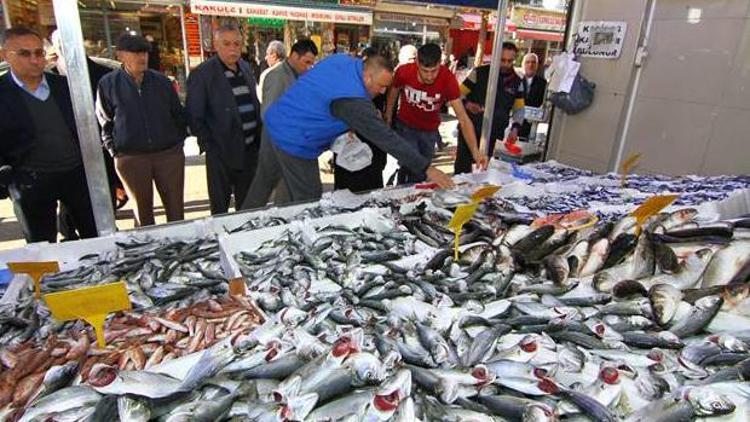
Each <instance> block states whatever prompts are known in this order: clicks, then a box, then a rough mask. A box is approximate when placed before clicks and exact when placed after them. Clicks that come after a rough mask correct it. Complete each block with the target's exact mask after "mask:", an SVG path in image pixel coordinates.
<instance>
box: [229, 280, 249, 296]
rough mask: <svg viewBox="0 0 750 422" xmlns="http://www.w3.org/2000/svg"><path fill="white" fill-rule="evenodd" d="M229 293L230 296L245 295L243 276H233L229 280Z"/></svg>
mask: <svg viewBox="0 0 750 422" xmlns="http://www.w3.org/2000/svg"><path fill="white" fill-rule="evenodd" d="M229 294H230V295H232V296H245V295H246V294H247V284H246V283H245V277H235V278H233V279H231V280H229Z"/></svg>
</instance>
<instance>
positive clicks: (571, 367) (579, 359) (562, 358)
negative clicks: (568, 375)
mask: <svg viewBox="0 0 750 422" xmlns="http://www.w3.org/2000/svg"><path fill="white" fill-rule="evenodd" d="M557 360H558V362H559V364H560V366H561V367H562V369H563V370H564V371H565V372H575V373H578V372H581V370H583V365H584V364H585V363H586V356H585V355H584V354H583V352H581V350H579V349H578V348H575V347H571V346H567V345H566V346H562V347H560V348H559V349H558V351H557Z"/></svg>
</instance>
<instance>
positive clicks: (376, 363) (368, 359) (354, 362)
mask: <svg viewBox="0 0 750 422" xmlns="http://www.w3.org/2000/svg"><path fill="white" fill-rule="evenodd" d="M345 366H346V367H347V368H349V369H350V370H351V371H352V375H353V377H352V378H353V383H354V384H355V385H357V386H359V385H371V384H379V383H380V382H382V381H383V380H384V379H385V367H384V365H383V363H382V362H381V361H380V359H378V358H377V357H376V356H375V355H373V354H372V353H367V352H361V353H355V354H353V355H351V356H350V357H349V359H347V361H346V365H345Z"/></svg>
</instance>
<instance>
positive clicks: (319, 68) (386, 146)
mask: <svg viewBox="0 0 750 422" xmlns="http://www.w3.org/2000/svg"><path fill="white" fill-rule="evenodd" d="M392 81H393V69H392V68H391V67H390V64H389V63H388V61H387V60H386V59H384V58H383V57H381V56H370V57H368V58H367V60H366V61H364V60H362V59H357V58H354V57H351V56H349V55H344V54H336V55H333V56H331V57H329V58H327V59H325V60H323V61H321V62H320V63H318V64H317V65H316V66H315V67H314V68H312V70H310V71H309V72H307V73H306V74H305V75H304V76H302V77H300V79H299V80H298V81H297V83H296V84H294V85H293V86H292V88H290V89H289V90H288V91H287V92H286V93H285V94H284V95H283V96H282V97H281V98H279V99H278V100H277V101H276V102H275V103H274V104H273V105H272V106H271V108H269V109H268V111H267V112H266V114H265V116H264V117H265V127H266V128H267V130H268V134H269V135H270V142H268V143H267V144H263V145H261V152H260V157H259V160H258V171H257V173H256V174H255V179H254V180H253V183H252V185H251V186H250V190H249V191H248V193H247V195H246V197H245V202H244V203H243V204H242V208H243V209H248V208H257V207H260V206H264V205H266V203H267V202H268V198H269V197H270V195H271V192H272V191H273V189H274V187H275V186H276V184H277V183H278V181H279V180H281V179H283V180H284V183H285V185H286V188H287V191H288V192H289V196H290V199H291V200H292V201H293V202H298V201H306V200H315V199H319V198H320V196H321V194H322V191H323V187H322V185H321V182H320V170H319V168H318V156H320V154H322V153H323V152H324V151H325V150H326V149H328V148H329V147H330V146H331V144H332V143H333V141H334V139H336V137H337V136H339V135H341V134H343V133H345V132H347V131H348V130H354V131H356V132H357V133H360V134H362V136H364V137H365V138H367V139H369V140H370V141H371V142H372V143H373V144H375V146H377V147H378V148H380V149H382V150H384V151H386V152H387V153H389V154H391V155H393V156H394V157H396V159H398V160H399V162H400V164H401V165H402V166H404V167H406V168H408V169H409V170H411V171H414V172H417V173H426V174H427V178H428V179H429V180H430V181H433V182H435V183H437V185H438V186H440V187H443V188H449V187H453V181H452V180H451V178H450V177H449V176H447V175H446V174H445V173H443V172H441V171H440V170H438V169H437V168H435V167H431V166H430V160H429V159H427V158H425V157H423V156H422V155H420V154H419V152H418V151H417V150H416V149H415V148H414V147H413V146H411V145H410V144H409V143H407V142H405V141H404V140H403V139H402V138H401V137H400V136H399V135H398V134H396V133H395V132H394V131H393V130H392V129H391V128H390V127H388V126H387V125H386V124H385V121H384V120H383V119H382V117H381V116H380V113H379V112H378V111H377V109H375V106H374V105H373V104H372V100H371V99H372V97H373V96H375V95H378V94H382V93H384V92H385V90H386V89H387V88H388V86H389V85H390V84H391V82H392Z"/></svg>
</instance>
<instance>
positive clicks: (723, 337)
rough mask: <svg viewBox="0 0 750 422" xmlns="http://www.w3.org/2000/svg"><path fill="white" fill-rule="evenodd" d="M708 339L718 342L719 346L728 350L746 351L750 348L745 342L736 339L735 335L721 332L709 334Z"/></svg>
mask: <svg viewBox="0 0 750 422" xmlns="http://www.w3.org/2000/svg"><path fill="white" fill-rule="evenodd" d="M708 340H709V341H710V342H713V343H716V344H718V345H719V347H721V348H722V349H723V350H725V351H728V352H747V351H748V350H750V348H748V345H747V343H745V342H744V341H742V340H740V339H738V338H737V337H734V336H733V335H731V334H726V333H723V334H717V335H713V336H709V337H708Z"/></svg>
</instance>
